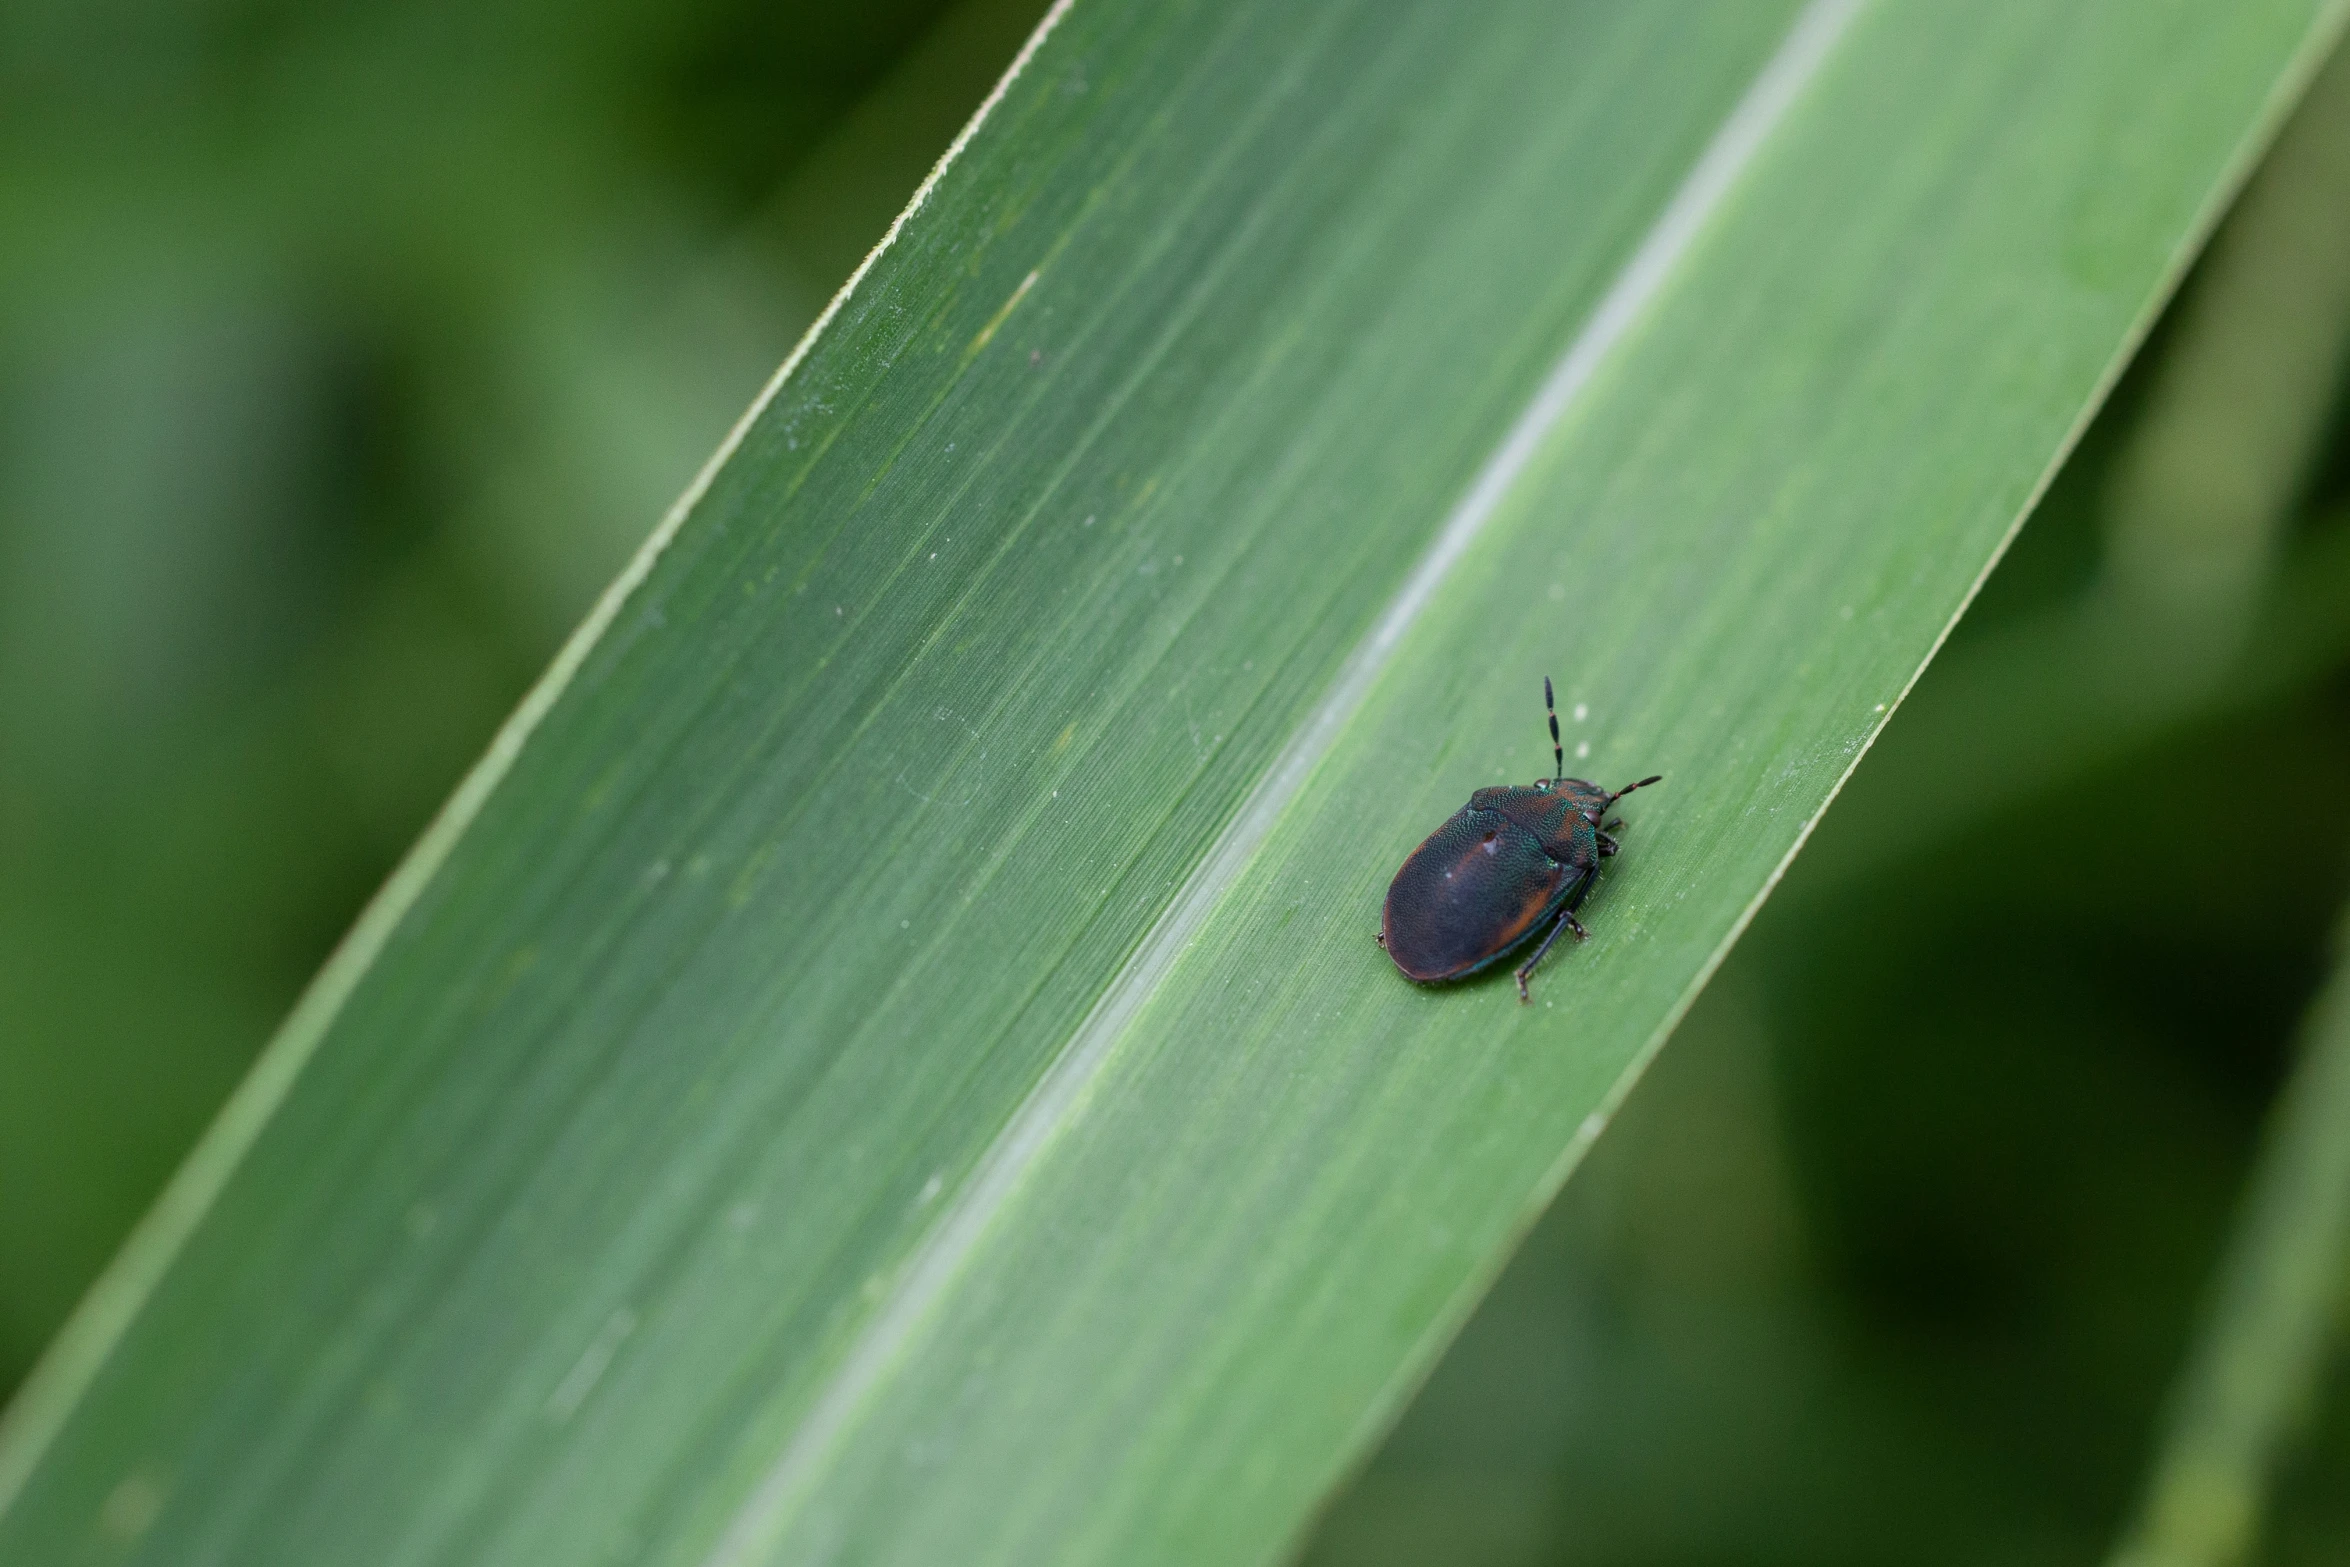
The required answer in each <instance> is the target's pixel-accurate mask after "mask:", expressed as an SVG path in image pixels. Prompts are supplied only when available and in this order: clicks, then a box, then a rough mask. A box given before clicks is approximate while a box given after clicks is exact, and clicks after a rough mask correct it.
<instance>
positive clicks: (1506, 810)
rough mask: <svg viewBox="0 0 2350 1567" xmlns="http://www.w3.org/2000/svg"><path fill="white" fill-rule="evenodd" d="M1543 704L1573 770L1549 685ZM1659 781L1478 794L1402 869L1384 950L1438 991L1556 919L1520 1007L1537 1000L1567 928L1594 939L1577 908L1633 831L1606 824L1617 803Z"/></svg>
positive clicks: (1561, 763)
mask: <svg viewBox="0 0 2350 1567" xmlns="http://www.w3.org/2000/svg"><path fill="white" fill-rule="evenodd" d="M1542 705H1543V706H1544V707H1545V708H1547V709H1549V711H1550V750H1551V756H1552V758H1553V761H1554V763H1555V771H1556V772H1557V773H1562V774H1563V773H1564V772H1565V771H1566V770H1567V755H1566V751H1565V750H1564V749H1563V748H1562V747H1561V746H1560V744H1559V719H1558V709H1557V708H1556V707H1555V706H1554V705H1553V703H1552V701H1551V692H1550V681H1549V680H1548V678H1545V679H1544V680H1543V682H1542ZM1660 776H1661V775H1660ZM1658 781H1659V779H1658V778H1643V779H1641V780H1640V781H1639V782H1638V783H1635V784H1626V785H1625V786H1624V787H1623V788H1621V789H1618V790H1616V791H1615V792H1614V793H1612V794H1611V793H1609V792H1608V791H1607V790H1605V789H1602V788H1600V787H1599V786H1598V785H1597V784H1591V783H1585V782H1584V781H1583V780H1582V779H1580V778H1566V777H1557V776H1553V777H1550V778H1542V779H1537V780H1536V781H1535V782H1533V783H1530V784H1505V785H1502V786H1501V787H1499V788H1493V789H1480V790H1478V791H1477V792H1476V793H1475V794H1472V795H1470V796H1469V803H1468V804H1467V805H1465V806H1463V807H1461V809H1460V810H1459V811H1457V812H1455V813H1454V815H1453V818H1452V820H1450V821H1448V822H1446V823H1445V824H1444V825H1443V826H1442V827H1439V828H1437V829H1436V830H1435V831H1434V832H1432V833H1430V834H1429V835H1428V840H1427V841H1426V842H1425V843H1423V844H1421V845H1420V846H1419V847H1418V848H1417V849H1414V850H1413V851H1412V855H1411V858H1410V859H1408V860H1405V861H1404V862H1403V869H1402V870H1399V871H1397V872H1396V873H1395V880H1394V881H1393V882H1392V883H1390V884H1389V885H1388V888H1387V908H1386V910H1385V913H1384V915H1383V916H1382V918H1381V920H1380V931H1379V945H1381V946H1383V947H1385V948H1386V949H1387V955H1388V956H1389V957H1391V958H1393V959H1394V960H1395V966H1396V967H1397V968H1399V969H1401V970H1403V972H1404V976H1405V977H1406V978H1408V979H1416V980H1419V981H1421V982H1423V983H1434V982H1436V981H1438V980H1447V979H1460V978H1463V977H1464V976H1466V975H1470V974H1474V973H1476V972H1477V971H1478V970H1479V969H1482V968H1486V967H1488V966H1490V965H1491V964H1493V963H1495V962H1496V961H1498V960H1499V959H1501V958H1502V957H1503V956H1505V955H1506V954H1507V953H1509V952H1510V951H1511V950H1512V949H1513V948H1515V947H1517V946H1519V945H1520V944H1521V943H1523V942H1524V941H1526V940H1527V939H1528V938H1529V937H1531V936H1532V935H1533V934H1534V933H1535V932H1536V931H1537V930H1540V929H1541V928H1542V927H1543V926H1544V925H1545V924H1546V923H1547V924H1548V925H1549V928H1550V933H1549V934H1548V935H1546V936H1544V937H1543V938H1542V945H1541V946H1539V947H1537V948H1535V949H1534V956H1532V957H1530V958H1528V959H1527V960H1526V962H1525V964H1524V966H1523V967H1521V968H1520V969H1519V970H1518V999H1519V1000H1520V1001H1526V1000H1529V999H1530V997H1529V996H1528V995H1527V992H1526V981H1527V979H1528V978H1529V977H1530V976H1531V975H1532V974H1533V972H1534V966H1535V965H1536V964H1538V963H1540V962H1541V961H1542V958H1543V954H1544V953H1547V952H1548V951H1550V944H1551V943H1552V942H1554V941H1556V940H1558V936H1559V932H1560V931H1562V930H1571V931H1573V932H1574V933H1575V939H1576V940H1577V941H1581V940H1582V939H1583V938H1584V937H1585V936H1586V935H1588V934H1589V932H1587V931H1585V930H1584V929H1583V923H1582V921H1580V920H1578V919H1576V918H1575V911H1576V910H1577V909H1579V908H1581V907H1582V906H1583V900H1584V898H1586V897H1587V896H1589V895H1590V892H1591V887H1592V883H1593V882H1595V881H1597V880H1598V879H1599V862H1600V861H1601V860H1603V859H1606V858H1607V857H1609V856H1610V855H1612V854H1614V853H1615V852H1616V840H1615V839H1614V838H1613V837H1611V836H1610V833H1611V832H1613V831H1614V830H1615V829H1618V828H1620V827H1622V826H1623V825H1624V824H1623V823H1622V822H1620V821H1607V820H1605V819H1604V818H1605V817H1606V815H1607V811H1608V807H1610V806H1612V805H1614V804H1615V803H1616V802H1617V801H1618V800H1620V799H1622V798H1623V797H1624V796H1625V795H1628V794H1630V793H1631V792H1632V791H1633V790H1635V789H1645V788H1647V787H1648V786H1649V785H1650V784H1652V783H1656V782H1658Z"/></svg>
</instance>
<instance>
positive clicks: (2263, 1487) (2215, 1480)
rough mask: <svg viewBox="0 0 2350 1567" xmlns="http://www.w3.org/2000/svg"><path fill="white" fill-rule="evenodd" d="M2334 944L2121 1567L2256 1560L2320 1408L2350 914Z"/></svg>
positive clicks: (2348, 1114)
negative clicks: (2283, 1473)
mask: <svg viewBox="0 0 2350 1567" xmlns="http://www.w3.org/2000/svg"><path fill="white" fill-rule="evenodd" d="M2335 949H2336V950H2335V961H2334V969H2333V973H2332V975H2331V977H2330V978H2329V979H2328V980H2327V983H2326V986H2325V989H2324V991H2323V992H2322V993H2321V994H2320V995H2319V996H2318V999H2317V1002H2316V1005H2315V1006H2314V1007H2313V1008H2312V1009H2311V1011H2310V1015H2309V1019H2308V1023H2307V1026H2306V1028H2305V1030H2304V1037H2303V1041H2302V1048H2301V1057H2300V1059H2299V1061H2298V1062H2296V1063H2295V1065H2294V1068H2293V1073H2292V1076H2291V1077H2290V1078H2289V1079H2288V1080H2287V1081H2286V1084H2285V1088H2284V1091H2283V1093H2282V1094H2281V1095H2280V1096H2279V1098H2278V1101H2277V1105H2276V1109H2275V1111H2274V1112H2273V1114H2272V1116H2271V1120H2270V1124H2269V1129H2268V1132H2267V1135H2266V1137H2265V1138H2264V1140H2263V1144H2262V1148H2261V1154H2260V1161H2259V1164H2258V1166H2257V1167H2256V1168H2255V1169H2254V1171H2253V1175H2252V1180H2251V1184H2250V1187H2249V1189H2248V1190H2247V1191H2246V1193H2245V1198H2244V1207H2243V1212H2242V1213H2241V1214H2240V1215H2239V1216H2238V1218H2237V1220H2236V1225H2235V1230H2234V1233H2233V1235H2232V1236H2231V1237H2230V1238H2229V1243H2228V1253H2227V1256H2226V1257H2225V1258H2224V1259H2223V1260H2222V1262H2221V1266H2220V1275H2219V1281H2218V1288H2217V1290H2216V1291H2215V1295H2214V1299H2213V1301H2212V1311H2211V1320H2210V1322H2209V1324H2208V1325H2207V1326H2206V1328H2205V1329H2204V1332H2203V1334H2202V1337H2201V1339H2200V1341H2199V1342H2198V1343H2197V1344H2196V1346H2195V1349H2194V1352H2193V1355H2192V1357H2191V1359H2190V1360H2189V1362H2188V1365H2187V1368H2186V1370H2185V1372H2184V1373H2183V1374H2182V1376H2181V1377H2180V1381H2179V1386H2178V1388H2177V1390H2176V1392H2175V1393H2174V1394H2173V1395H2172V1406H2173V1407H2172V1409H2171V1413H2170V1419H2169V1422H2168V1429H2167V1431H2166V1432H2165V1434H2164V1438H2163V1443H2162V1449H2161V1452H2160V1453H2159V1454H2158V1455H2157V1457H2156V1460H2155V1463H2154V1467H2153V1473H2152V1474H2151V1475H2150V1476H2149V1479H2148V1484H2147V1491H2146V1496H2145V1498H2144V1500H2143V1502H2142V1503H2141V1505H2140V1508H2139V1514H2138V1517H2137V1519H2136V1521H2135V1523H2134V1525H2133V1526H2132V1529H2131V1533H2130V1537H2129V1539H2128V1540H2127V1541H2126V1542H2125V1543H2124V1545H2123V1546H2122V1548H2121V1550H2120V1551H2119V1552H2118V1553H2117V1554H2116V1556H2115V1558H2114V1560H2115V1562H2116V1564H2117V1567H2227V1564H2231V1563H2236V1562H2243V1561H2249V1560H2251V1559H2252V1557H2253V1547H2254V1546H2255V1545H2256V1544H2257V1542H2258V1540H2259V1534H2260V1523H2261V1515H2262V1512H2263V1510H2264V1505H2265V1502H2266V1499H2267V1494H2268V1487H2269V1484H2270V1481H2271V1479H2272V1478H2273V1476H2274V1473H2275V1470H2276V1468H2277V1464H2278V1462H2279V1460H2280V1458H2281V1457H2282V1455H2283V1453H2284V1452H2285V1450H2286V1448H2287V1446H2288V1444H2289V1443H2290V1442H2291V1440H2292V1438H2293V1437H2294V1435H2295V1434H2296V1433H2297V1432H2298V1431H2299V1430H2300V1429H2302V1428H2303V1427H2305V1426H2306V1425H2307V1423H2308V1421H2309V1419H2310V1416H2311V1415H2312V1413H2313V1410H2312V1409H2311V1408H2310V1399H2311V1396H2312V1394H2313V1393H2314V1391H2315V1390H2316V1389H2317V1388H2318V1387H2319V1386H2320V1384H2321V1382H2322V1380H2323V1378H2322V1373H2323V1371H2324V1369H2325V1364H2326V1360H2327V1357H2328V1354H2329V1351H2330V1350H2331V1349H2332V1347H2333V1342H2334V1339H2335V1336H2336V1334H2337V1332H2338V1329H2339V1325H2340V1319H2341V1315H2342V1308H2343V1304H2344V1295H2345V1291H2346V1290H2350V922H2345V924H2344V926H2343V929H2342V932H2341V934H2340V935H2339V936H2338V937H2337V940H2336V942H2335Z"/></svg>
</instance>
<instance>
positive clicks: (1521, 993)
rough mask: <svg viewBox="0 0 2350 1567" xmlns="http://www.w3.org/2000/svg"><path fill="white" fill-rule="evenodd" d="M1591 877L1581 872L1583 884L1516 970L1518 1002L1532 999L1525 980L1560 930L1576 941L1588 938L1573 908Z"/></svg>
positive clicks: (1586, 890) (1577, 904)
mask: <svg viewBox="0 0 2350 1567" xmlns="http://www.w3.org/2000/svg"><path fill="white" fill-rule="evenodd" d="M1592 879H1593V878H1592V875H1591V873H1590V872H1589V871H1585V872H1584V873H1583V885H1581V886H1580V887H1577V888H1576V889H1575V892H1574V896H1572V897H1570V898H1569V899H1567V905H1566V907H1565V908H1563V909H1560V910H1559V917H1558V923H1557V924H1555V925H1553V926H1551V927H1550V934H1549V935H1547V936H1545V937H1543V938H1542V945H1541V946H1539V947H1536V948H1535V949H1534V956H1532V957H1530V958H1528V959H1527V960H1526V962H1525V966H1524V967H1522V968H1520V969H1519V970H1518V1000H1519V1001H1520V1002H1529V1001H1532V1000H1533V999H1534V998H1533V997H1532V996H1530V995H1528V994H1527V993H1526V981H1527V980H1529V979H1531V978H1533V976H1534V966H1535V965H1536V964H1538V963H1540V962H1541V961H1542V958H1543V954H1545V953H1547V952H1548V951H1550V944H1551V943H1552V942H1554V941H1556V940H1558V939H1559V932H1560V931H1562V930H1571V931H1573V932H1574V933H1575V939H1576V940H1577V941H1585V940H1588V939H1590V936H1591V932H1589V931H1587V930H1585V929H1584V928H1583V922H1582V921H1581V920H1579V919H1577V918H1575V910H1576V908H1577V907H1578V906H1579V905H1581V903H1582V902H1583V895H1584V894H1585V893H1587V892H1589V891H1590V890H1591V883H1592Z"/></svg>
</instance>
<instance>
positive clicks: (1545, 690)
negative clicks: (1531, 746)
mask: <svg viewBox="0 0 2350 1567" xmlns="http://www.w3.org/2000/svg"><path fill="white" fill-rule="evenodd" d="M1542 710H1543V711H1544V712H1546V713H1548V714H1549V715H1550V777H1551V781H1552V782H1553V783H1556V782H1557V781H1558V780H1559V779H1561V778H1564V777H1565V776H1566V775H1567V748H1566V747H1565V746H1563V745H1561V744H1559V709H1558V703H1556V702H1555V701H1553V700H1551V695H1550V676H1548V675H1544V676H1543V677H1542ZM1634 787H1636V788H1637V787H1638V786H1637V785H1635V786H1634Z"/></svg>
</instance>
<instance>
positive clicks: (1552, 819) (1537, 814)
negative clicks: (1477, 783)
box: [1469, 778, 1609, 869]
mask: <svg viewBox="0 0 2350 1567" xmlns="http://www.w3.org/2000/svg"><path fill="white" fill-rule="evenodd" d="M1608 800H1609V795H1608V792H1607V791H1606V790H1605V789H1602V788H1600V787H1599V785H1597V784H1594V783H1586V782H1584V781H1583V780H1582V779H1580V778H1560V779H1556V780H1551V779H1545V780H1543V781H1542V782H1540V783H1532V784H1502V785H1499V786H1496V787H1494V788H1491V789H1480V790H1478V791H1477V792H1476V793H1475V794H1472V795H1470V796H1469V808H1470V809H1471V810H1482V811H1493V812H1495V813H1497V814H1499V815H1502V816H1506V817H1508V818H1509V819H1510V820H1511V821H1512V822H1515V823H1516V824H1517V825H1518V826H1520V827H1523V828H1525V829H1526V831H1528V832H1530V833H1532V834H1533V835H1534V839H1535V841H1536V842H1537V843H1540V844H1541V845H1542V849H1543V852H1544V853H1546V854H1548V855H1549V856H1550V857H1551V858H1552V859H1554V860H1557V861H1558V862H1559V863H1561V864H1562V865H1570V866H1578V867H1583V868H1586V869H1587V868H1589V867H1591V866H1593V865H1596V864H1598V863H1599V816H1600V813H1601V812H1602V811H1604V810H1606V809H1607V805H1608Z"/></svg>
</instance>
